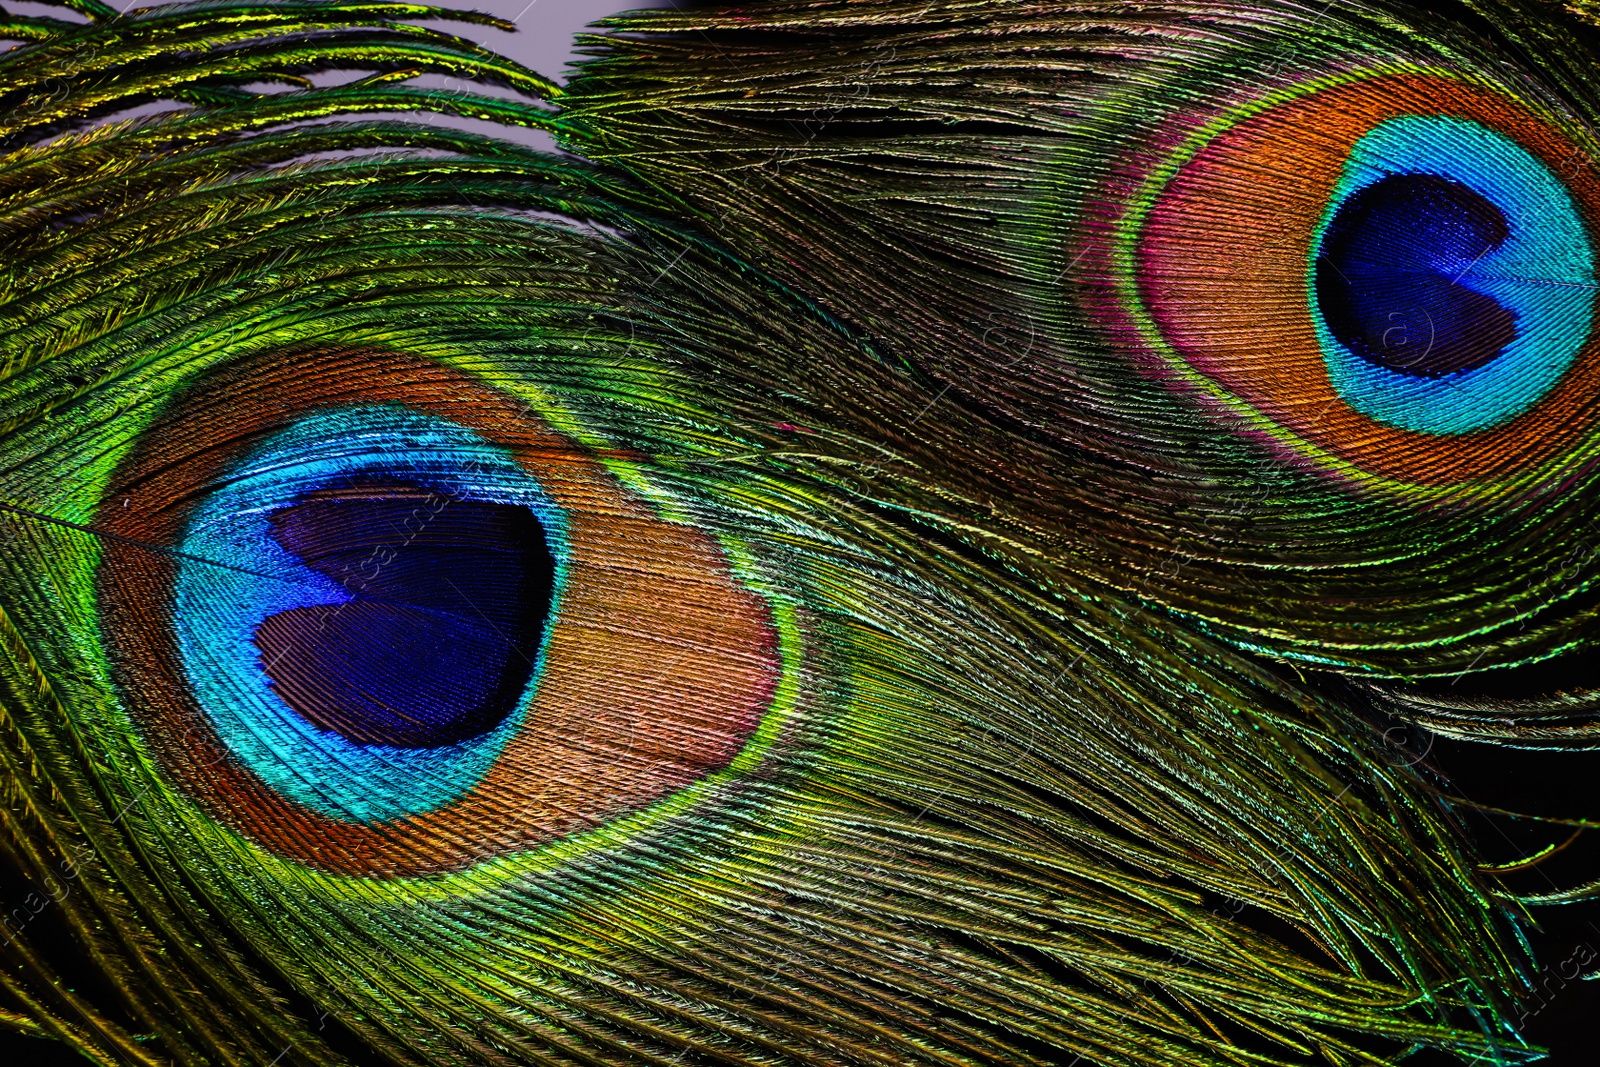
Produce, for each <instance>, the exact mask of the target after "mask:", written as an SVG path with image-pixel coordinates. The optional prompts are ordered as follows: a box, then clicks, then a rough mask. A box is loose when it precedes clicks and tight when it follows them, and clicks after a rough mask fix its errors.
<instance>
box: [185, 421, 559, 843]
mask: <svg viewBox="0 0 1600 1067" xmlns="http://www.w3.org/2000/svg"><path fill="white" fill-rule="evenodd" d="M566 537H567V535H566V516H565V512H564V511H563V510H562V509H561V508H560V507H559V506H557V505H556V504H555V503H554V502H553V501H552V500H551V498H550V497H549V496H548V495H547V494H546V493H545V492H544V490H543V488H542V487H541V486H540V485H539V483H538V482H537V481H536V480H535V479H533V478H532V477H531V476H530V475H529V474H528V472H527V471H526V470H525V469H524V468H523V467H522V466H521V465H520V463H518V461H517V460H516V458H515V457H514V456H512V455H511V454H510V453H509V452H508V451H507V450H506V449H504V448H502V447H500V446H498V445H495V444H493V443H491V442H490V441H488V440H486V439H485V438H483V437H482V436H480V435H479V434H478V433H476V432H475V431H473V430H471V429H469V428H467V427H465V426H462V425H460V424H458V423H454V422H451V421H449V420H446V419H442V418H439V417H437V416H433V415H430V414H426V413H423V412H418V411H414V410H411V409H408V408H405V407H401V406H398V405H396V406H387V405H366V406H353V407H346V408H331V409H325V410H321V411H318V412H315V413H312V414H309V415H307V416H306V417H304V418H303V419H301V420H299V421H298V422H296V423H294V424H292V425H291V426H288V427H286V428H285V429H283V430H282V431H280V432H278V433H277V434H276V435H274V436H273V437H271V438H269V439H268V440H266V441H265V442H264V443H262V444H261V445H260V446H259V447H257V448H256V449H254V450H253V451H252V452H251V453H250V454H248V455H246V456H244V457H242V458H241V459H240V460H239V461H238V462H236V463H235V464H234V465H233V466H231V467H230V468H229V469H228V470H227V471H225V472H224V473H223V476H222V477H221V478H219V479H218V481H217V482H216V484H215V485H213V486H212V487H211V488H210V490H209V491H208V492H207V494H206V495H205V497H204V498H203V499H202V500H201V501H200V503H199V504H197V505H196V507H195V509H194V512H193V513H192V514H191V516H190V518H189V521H188V525H187V528H186V532H185V535H184V538H183V543H182V549H183V551H184V552H185V553H186V554H187V555H188V557H189V558H187V559H183V560H182V561H181V562H180V564H179V567H178V573H177V576H176V579H175V582H174V587H173V596H174V604H173V614H172V618H173V625H174V629H175V631H176V632H175V637H176V639H177V645H178V649H179V652H180V655H181V657H182V662H183V667H184V672H185V675H186V677H187V679H188V681H189V683H190V685H191V687H192V691H193V693H194V696H195V699H196V701H197V703H198V704H199V707H200V709H201V710H202V711H203V712H204V714H205V715H206V716H207V717H208V718H209V719H210V721H211V724H212V726H213V727H214V729H215V730H216V732H217V736H218V737H219V738H220V739H221V740H222V742H223V743H224V744H225V745H226V746H227V747H228V749H229V750H230V751H231V752H232V753H233V755H234V756H236V757H237V758H238V759H239V760H240V761H241V762H243V764H244V765H245V766H246V767H248V768H249V769H250V770H252V771H254V772H255V773H256V774H257V775H259V776H260V777H261V778H262V780H263V781H264V782H265V783H266V784H267V785H268V786H270V787H271V788H272V789H274V790H275V791H276V792H278V793H279V794H280V795H282V796H285V797H287V798H289V799H291V800H294V801H296V802H299V803H301V804H304V805H306V806H307V807H310V808H312V809H314V810H316V811H318V812H320V813H322V814H324V815H327V816H329V817H331V818H337V819H344V820H348V821H355V822H375V821H382V820H389V819H394V818H399V817H403V816H406V815H413V814H418V813H421V812H427V811H431V810H434V809H436V808H438V807H440V806H441V805H444V804H447V803H449V802H450V801H452V800H455V799H456V798H458V797H460V796H462V795H463V794H465V793H466V792H467V791H468V790H470V789H471V788H473V787H474V786H475V785H476V784H477V783H478V782H479V781H480V780H481V779H482V778H483V775H484V774H485V773H487V771H488V769H489V768H490V767H491V766H492V765H493V764H494V762H495V760H496V759H498V757H499V755H500V753H501V752H503V751H504V749H505V746H506V744H507V742H508V741H509V740H510V738H511V737H512V736H514V734H515V733H516V732H517V731H518V730H519V729H520V728H521V726H522V723H523V720H524V718H525V716H526V711H527V708H528V705H529V703H530V702H531V701H532V699H533V696H534V694H535V693H536V691H537V688H538V685H539V678H540V675H541V673H542V664H543V650H544V646H545V644H546V643H547V641H548V632H549V631H550V630H552V629H553V628H554V626H555V624H556V619H557V618H558V617H559V615H560V611H561V603H562V596H561V593H562V588H563V585H564V575H565V573H566V564H565V560H566V559H567V556H568V548H567V539H566ZM206 561H216V562H219V563H225V564H227V566H224V567H219V566H216V565H214V564H212V563H209V562H206Z"/></svg>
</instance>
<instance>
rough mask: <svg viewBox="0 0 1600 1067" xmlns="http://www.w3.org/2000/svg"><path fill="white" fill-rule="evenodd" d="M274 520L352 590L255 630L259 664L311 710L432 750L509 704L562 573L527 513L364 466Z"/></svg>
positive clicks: (378, 736) (341, 725)
mask: <svg viewBox="0 0 1600 1067" xmlns="http://www.w3.org/2000/svg"><path fill="white" fill-rule="evenodd" d="M268 521H269V522H270V524H271V534H272V537H273V539H274V540H276V541H277V542H278V544H279V545H281V546H283V548H285V549H286V550H288V551H289V552H290V553H291V554H292V555H294V556H295V557H296V558H298V559H299V560H300V562H301V563H303V564H304V565H305V566H306V567H308V568H310V569H311V570H314V571H317V572H318V573H320V574H322V575H325V576H326V577H328V578H331V579H333V580H334V581H336V582H338V583H339V585H340V586H341V587H343V588H344V589H345V590H346V591H348V592H349V594H350V599H349V600H346V601H343V602H341V603H338V604H315V605H311V606H305V607H295V608H288V609H286V610H284V611H279V612H275V613H274V614H272V615H269V616H267V617H266V618H265V619H263V620H262V621H261V623H260V624H259V625H258V626H257V627H256V629H255V636H254V641H255V645H256V647H257V648H259V649H260V650H261V660H262V664H263V667H262V669H263V670H264V671H265V672H266V674H267V676H268V677H269V678H270V679H271V680H272V686H273V688H274V689H275V690H277V692H278V695H279V696H280V697H282V698H283V700H284V702H285V703H287V704H288V705H289V706H290V707H292V708H293V709H294V710H295V711H297V712H299V714H300V715H301V716H302V717H303V718H305V719H306V720H307V721H309V722H311V723H313V724H314V725H316V726H318V727H320V728H322V729H324V730H332V731H334V732H335V733H338V734H339V735H340V736H342V737H345V738H347V739H348V740H351V741H354V742H357V743H358V744H367V745H391V746H394V747H397V748H433V747H437V746H439V745H449V744H454V743H456V742H458V741H465V740H467V739H469V738H473V737H481V736H482V735H484V734H486V733H488V732H489V731H490V730H492V729H494V728H495V727H496V726H498V725H499V724H500V723H501V722H503V721H504V720H505V718H506V716H507V715H509V714H510V713H511V711H512V709H513V708H514V707H515V706H516V702H517V698H518V697H519V696H521V695H522V690H523V688H524V687H525V686H526V685H527V684H528V679H529V678H530V677H531V676H532V674H533V662H534V657H535V656H537V655H538V650H539V639H540V637H541V636H542V635H543V633H544V623H545V615H546V613H547V609H548V607H549V603H550V593H551V586H552V582H553V581H554V577H555V564H554V561H553V560H552V559H551V557H550V549H549V546H548V545H547V544H546V543H545V537H544V529H543V528H542V527H541V526H540V525H539V520H538V519H537V517H536V516H535V515H534V514H533V512H532V511H530V510H529V509H527V508H525V507H519V506H517V505H515V504H503V503H497V502H494V501H483V500H472V499H468V498H464V497H461V496H459V495H457V494H454V493H450V492H445V491H443V490H440V489H437V488H428V487H426V486H422V485H418V484H416V483H414V482H408V481H404V480H400V479H396V478H392V477H390V478H382V477H366V478H360V479H355V480H352V481H348V482H345V483H343V484H338V483H336V484H334V485H331V486H326V487H323V488H319V489H313V490H310V491H308V492H306V493H303V494H301V495H300V496H299V497H297V498H296V500H295V501H294V502H293V503H291V504H289V505H288V506H286V507H282V508H278V509H276V510H274V511H272V512H270V513H269V515H268Z"/></svg>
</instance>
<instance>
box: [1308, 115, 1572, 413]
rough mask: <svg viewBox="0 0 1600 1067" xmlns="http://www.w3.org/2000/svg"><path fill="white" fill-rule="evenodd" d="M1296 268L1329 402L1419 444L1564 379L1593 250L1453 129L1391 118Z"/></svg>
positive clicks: (1515, 149) (1483, 137)
mask: <svg viewBox="0 0 1600 1067" xmlns="http://www.w3.org/2000/svg"><path fill="white" fill-rule="evenodd" d="M1307 267H1308V286H1307V288H1308V290H1309V291H1308V298H1309V300H1310V304H1311V312H1312V321H1313V323H1314V326H1315V328H1316V331H1317V336H1318V340H1319V343H1320V346H1321V349H1322V356H1323V361H1324V363H1325V364H1326V366H1327V369H1328V377H1329V381H1330V383H1331V384H1332V385H1333V387H1334V389H1335V390H1336V391H1337V392H1338V393H1339V395H1340V396H1341V397H1342V398H1343V399H1344V401H1345V402H1346V403H1348V404H1349V405H1350V406H1351V407H1352V408H1354V409H1356V410H1357V411H1360V412H1362V413H1363V414H1365V415H1368V416H1370V417H1371V418H1373V419H1375V420H1377V421H1379V422H1382V423H1386V424H1388V425H1391V426H1396V427H1399V428H1401V429H1406V430H1414V431H1417V432H1421V433H1428V434H1436V435H1453V434H1469V433H1477V432H1480V431H1483V430H1488V429H1492V428H1494V427H1497V426H1501V425H1503V424H1505V423H1507V422H1509V421H1511V420H1513V419H1515V418H1516V417H1517V416H1519V415H1521V414H1522V413H1524V412H1525V411H1527V410H1528V409H1529V408H1531V407H1533V406H1534V405H1535V404H1537V403H1538V402H1539V401H1540V400H1541V399H1542V398H1543V397H1544V396H1546V395H1547V394H1548V393H1549V392H1550V391H1551V390H1552V389H1553V388H1554V387H1555V385H1556V383H1557V382H1559V381H1560V380H1561V378H1562V377H1563V376H1564V375H1565V374H1566V372H1567V370H1568V369H1569V368H1570V367H1571V366H1572V364H1573V361H1574V360H1576V359H1577V357H1578V354H1579V353H1580V352H1581V351H1582V350H1583V347H1584V345H1585V344H1586V343H1587V342H1588V340H1589V336H1590V332H1591V328H1592V326H1593V322H1594V302H1595V293H1596V284H1595V272H1594V254H1593V248H1592V245H1591V242H1590V239H1589V235H1588V230H1587V227H1586V226H1585V224H1584V221H1583V219H1582V217H1581V216H1580V215H1579V212H1578V208H1577V205H1576V204H1575V202H1574V201H1573V198H1572V195H1571V193H1569V192H1568V191H1567V189H1566V187H1565V186H1564V185H1563V184H1562V183H1561V181H1560V180H1559V179H1558V178H1557V177H1556V176H1555V175H1554V174H1553V173H1551V171H1550V169H1549V168H1548V167H1546V166H1545V164H1544V163H1543V162H1541V161H1540V160H1538V159H1537V158H1535V157H1534V156H1533V155H1532V154H1531V153H1529V152H1528V150H1527V149H1525V148H1523V147H1522V146H1521V145H1519V144H1517V143H1516V142H1515V141H1513V140H1511V139H1510V138H1509V137H1507V136H1505V135H1504V134H1502V133H1499V132H1498V131H1496V130H1492V129H1490V128H1488V127H1487V126H1484V125H1482V124H1480V123H1476V122H1471V121H1468V120H1466V119H1457V118H1447V117H1427V118H1424V117H1420V116H1412V117H1406V118H1399V119H1393V120H1390V121H1388V122H1385V123H1382V124H1380V125H1378V126H1376V127H1374V128H1373V129H1372V130H1371V131H1370V132H1369V133H1367V135H1366V136H1365V137H1363V138H1362V139H1361V140H1360V141H1358V142H1357V143H1356V145H1355V148H1354V149H1353V150H1352V152H1351V154H1350V158H1349V160H1348V161H1347V162H1346V164H1345V168H1344V172H1343V174H1342V176H1341V178H1340V181H1339V184H1338V187H1337V188H1336V189H1335V190H1334V195H1333V196H1332V197H1331V199H1330V202H1329V205H1328V207H1327V210H1326V212H1325V214H1324V217H1323V219H1322V223H1321V226H1320V229H1319V232H1318V234H1317V237H1316V239H1315V240H1314V242H1313V247H1312V249H1311V256H1310V262H1309V263H1308V264H1307Z"/></svg>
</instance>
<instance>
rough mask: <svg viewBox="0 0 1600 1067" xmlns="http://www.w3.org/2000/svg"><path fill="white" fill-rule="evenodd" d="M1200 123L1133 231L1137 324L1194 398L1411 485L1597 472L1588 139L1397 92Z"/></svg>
mask: <svg viewBox="0 0 1600 1067" xmlns="http://www.w3.org/2000/svg"><path fill="white" fill-rule="evenodd" d="M1330 82H1331V84H1329V83H1330ZM1184 121H1185V122H1186V123H1192V124H1193V125H1195V126H1197V127H1198V129H1196V130H1194V131H1193V132H1190V133H1188V134H1187V135H1182V140H1181V142H1180V143H1179V144H1178V146H1177V148H1176V150H1175V151H1173V152H1172V153H1171V154H1170V155H1169V156H1168V157H1167V158H1166V159H1165V160H1164V161H1163V162H1162V163H1161V164H1160V165H1159V166H1158V167H1156V168H1154V170H1153V172H1152V173H1151V175H1150V176H1149V177H1148V178H1147V179H1146V180H1145V191H1146V195H1147V197H1148V200H1147V201H1142V200H1140V199H1138V198H1135V199H1134V200H1133V201H1132V202H1131V210H1130V211H1129V212H1128V213H1127V215H1125V216H1124V217H1123V218H1122V219H1121V221H1120V222H1119V223H1118V225H1119V226H1120V227H1123V229H1122V232H1123V233H1124V234H1125V237H1124V244H1123V245H1122V247H1121V252H1120V254H1121V256H1122V257H1123V258H1122V263H1123V264H1124V268H1125V269H1126V270H1127V271H1128V274H1127V275H1126V278H1127V280H1126V282H1125V283H1124V284H1125V289H1124V292H1125V293H1126V296H1127V298H1128V300H1129V301H1130V304H1129V305H1128V307H1129V311H1130V314H1131V315H1132V318H1133V321H1134V322H1135V323H1137V324H1139V327H1138V328H1139V329H1140V330H1141V331H1142V334H1143V336H1144V338H1145V343H1146V344H1147V345H1148V346H1149V350H1150V351H1151V352H1153V353H1155V354H1158V355H1159V356H1160V357H1161V359H1162V360H1163V361H1165V363H1166V365H1167V366H1169V367H1170V368H1171V371H1172V373H1173V374H1175V375H1176V378H1177V379H1178V380H1181V381H1187V382H1189V383H1191V385H1192V386H1193V387H1195V388H1196V389H1198V390H1199V391H1201V392H1202V393H1203V394H1204V395H1208V396H1210V397H1213V398H1214V399H1215V401H1217V402H1219V403H1220V404H1221V405H1223V406H1224V407H1226V408H1230V409H1232V410H1233V411H1235V412H1236V413H1238V414H1240V415H1242V416H1243V417H1244V418H1245V419H1246V420H1249V421H1250V424H1251V425H1253V426H1255V427H1258V428H1259V431H1260V432H1262V433H1263V434H1264V435H1265V436H1269V437H1270V438H1272V439H1276V440H1277V441H1279V442H1280V443H1281V444H1283V445H1284V446H1285V447H1288V448H1289V449H1290V450H1291V451H1296V450H1297V451H1298V452H1299V453H1300V454H1303V455H1304V456H1306V457H1317V460H1316V461H1317V462H1321V463H1324V464H1326V465H1327V466H1328V467H1329V468H1330V469H1343V470H1348V471H1352V472H1356V473H1359V474H1364V475H1372V476H1376V477H1378V478H1379V479H1380V480H1386V481H1388V482H1389V483H1391V484H1396V485H1406V484H1414V485H1417V486H1419V487H1421V488H1424V489H1426V488H1428V487H1434V488H1437V487H1447V486H1458V485H1462V484H1470V483H1478V484H1484V483H1487V484H1491V485H1493V484H1498V483H1499V482H1503V481H1518V480H1534V479H1539V478H1548V477H1550V476H1551V475H1550V473H1549V471H1550V469H1551V468H1552V467H1554V468H1556V469H1560V467H1561V466H1562V465H1566V466H1569V467H1570V466H1571V465H1572V464H1573V463H1574V462H1575V460H1574V457H1576V456H1581V455H1582V454H1583V453H1584V452H1585V451H1586V449H1587V445H1586V442H1588V441H1589V440H1591V434H1592V431H1593V418H1592V416H1591V415H1590V414H1588V411H1589V410H1590V409H1591V408H1592V406H1593V404H1592V400H1593V394H1594V391H1595V388H1596V379H1595V374H1596V373H1597V371H1596V366H1595V362H1596V360H1597V359H1600V346H1597V345H1596V344H1595V341H1594V338H1593V336H1592V335H1593V325H1594V298H1595V293H1596V283H1595V273H1594V248H1593V236H1592V235H1593V234H1594V233H1595V232H1596V231H1595V224H1596V219H1597V218H1600V214H1597V212H1600V187H1597V186H1596V184H1595V181H1594V178H1593V176H1592V173H1591V170H1590V168H1589V167H1588V166H1587V164H1586V160H1587V155H1586V150H1585V148H1584V147H1583V144H1584V142H1582V141H1581V140H1578V139H1577V136H1578V135H1576V134H1575V133H1574V132H1573V131H1574V130H1575V129H1576V128H1577V127H1576V125H1575V124H1574V122H1573V121H1572V120H1571V119H1570V118H1567V119H1563V118H1562V117H1560V116H1559V115H1557V114H1551V113H1545V114H1541V113H1539V112H1538V111H1534V110H1530V109H1529V107H1528V104H1527V103H1526V102H1524V101H1520V100H1519V99H1518V98H1517V97H1515V96H1513V95H1511V94H1509V93H1508V92H1506V91H1505V90H1497V89H1496V88H1495V87H1492V86H1488V85H1484V84H1478V83H1474V82H1472V81H1469V80H1463V79H1459V78H1451V77H1447V76H1444V75H1442V74H1439V73H1434V72H1426V71H1417V72H1414V73H1400V72H1394V71H1384V70H1379V71H1358V72H1354V73H1351V74H1346V75H1341V76H1339V77H1337V78H1330V79H1324V80H1323V81H1313V82H1310V83H1308V84H1304V85H1300V86H1295V87H1291V88H1288V89H1283V90H1279V91H1277V92H1276V93H1274V94H1271V95H1269V96H1268V97H1267V98H1265V99H1263V100H1260V101H1256V102H1252V103H1249V104H1246V105H1241V106H1237V107H1235V108H1233V109H1231V110H1229V111H1225V112H1223V113H1220V114H1218V115H1216V116H1215V117H1214V118H1211V119H1209V120H1207V121H1205V122H1203V123H1202V122H1198V121H1196V120H1194V119H1192V118H1188V117H1186V118H1185V120H1184ZM1174 136H1175V137H1177V136H1180V135H1177V134H1175V135H1174Z"/></svg>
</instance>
